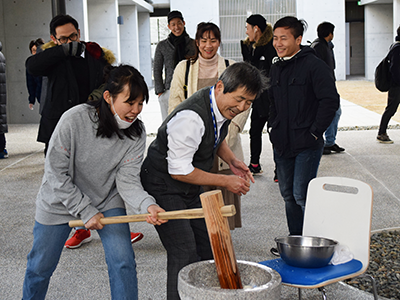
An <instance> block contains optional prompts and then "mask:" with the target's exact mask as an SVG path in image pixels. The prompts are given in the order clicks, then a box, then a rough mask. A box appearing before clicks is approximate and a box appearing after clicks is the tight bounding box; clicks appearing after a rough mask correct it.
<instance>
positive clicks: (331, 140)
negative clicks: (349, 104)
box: [325, 106, 342, 147]
mask: <svg viewBox="0 0 400 300" xmlns="http://www.w3.org/2000/svg"><path fill="white" fill-rule="evenodd" d="M341 115H342V108H341V107H340V106H339V108H338V110H337V111H336V113H335V116H334V117H333V120H332V122H331V125H329V127H328V129H327V130H326V131H325V147H330V146H333V145H335V143H336V134H337V128H338V124H339V119H340V116H341Z"/></svg>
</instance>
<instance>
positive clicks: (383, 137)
mask: <svg viewBox="0 0 400 300" xmlns="http://www.w3.org/2000/svg"><path fill="white" fill-rule="evenodd" d="M376 139H377V140H378V142H379V143H382V144H393V141H392V140H391V139H389V136H388V135H387V134H386V133H382V134H378V136H377V137H376Z"/></svg>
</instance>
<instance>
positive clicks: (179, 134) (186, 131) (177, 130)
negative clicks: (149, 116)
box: [167, 88, 227, 175]
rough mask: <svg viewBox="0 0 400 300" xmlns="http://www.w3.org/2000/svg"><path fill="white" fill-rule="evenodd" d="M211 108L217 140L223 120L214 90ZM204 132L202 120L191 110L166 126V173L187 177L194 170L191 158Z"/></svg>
mask: <svg viewBox="0 0 400 300" xmlns="http://www.w3.org/2000/svg"><path fill="white" fill-rule="evenodd" d="M211 91H212V92H211V98H212V107H213V111H214V114H215V120H216V123H217V135H218V136H217V138H218V139H219V136H220V131H221V127H222V125H223V124H224V122H225V121H226V120H227V119H225V118H224V117H223V116H222V114H221V112H220V111H219V109H218V106H217V102H216V100H215V94H214V88H212V90H211ZM204 132H205V125H204V122H203V120H202V118H201V117H200V116H199V115H198V114H197V113H196V112H194V111H193V110H182V111H180V112H178V113H177V114H176V115H175V116H174V117H173V118H172V119H171V120H169V122H168V124H167V135H168V145H167V146H168V151H167V161H168V173H169V174H171V175H188V174H190V173H191V172H193V170H194V166H193V164H192V162H193V157H194V154H195V153H196V151H197V150H198V148H199V145H200V143H201V139H202V137H203V135H204Z"/></svg>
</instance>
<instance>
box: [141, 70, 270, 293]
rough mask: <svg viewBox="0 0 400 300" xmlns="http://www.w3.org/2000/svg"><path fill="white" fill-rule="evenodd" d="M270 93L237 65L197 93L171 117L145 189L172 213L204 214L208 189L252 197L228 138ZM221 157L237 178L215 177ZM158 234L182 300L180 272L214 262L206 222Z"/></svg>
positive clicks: (176, 225) (173, 223)
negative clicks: (202, 199) (234, 122)
mask: <svg viewBox="0 0 400 300" xmlns="http://www.w3.org/2000/svg"><path fill="white" fill-rule="evenodd" d="M265 87H266V79H265V78H264V77H263V76H262V75H261V73H260V71H259V70H257V69H256V68H255V67H253V66H251V65H250V64H248V63H244V62H240V63H236V64H233V65H231V66H229V67H228V68H226V70H225V71H224V72H223V73H222V74H221V76H220V78H219V80H218V82H217V83H216V84H215V86H213V87H205V88H203V89H201V90H199V91H197V92H196V93H194V94H193V95H192V96H190V97H189V98H188V99H186V100H185V101H183V102H181V103H180V104H179V105H178V106H177V107H176V108H175V109H174V110H173V111H172V112H171V113H170V114H169V116H168V117H167V119H165V121H164V122H163V123H162V124H161V126H160V128H159V129H158V133H157V138H156V139H155V140H154V141H153V142H152V143H151V145H150V146H149V148H148V153H147V157H146V159H145V160H144V162H143V165H142V170H141V179H142V184H143V187H144V189H145V190H146V191H147V192H148V193H149V194H150V195H152V196H153V197H154V198H155V199H156V202H157V204H158V205H160V207H162V208H163V209H165V210H166V211H170V210H179V209H190V208H200V207H201V202H200V197H199V195H200V193H202V192H203V189H202V187H201V186H204V185H206V186H221V187H224V188H226V189H228V190H229V191H231V192H233V193H235V194H238V195H242V194H243V195H244V194H246V193H247V192H248V191H249V189H250V180H251V181H253V182H254V179H253V176H252V175H251V172H250V170H249V169H248V167H247V166H246V164H245V163H243V162H242V161H240V160H239V159H237V158H236V156H235V155H234V154H233V152H232V151H231V150H230V149H229V147H228V144H227V143H226V141H225V137H226V134H227V133H228V126H229V123H230V121H231V120H232V119H233V118H234V117H235V116H236V115H238V114H240V113H242V112H244V111H245V110H247V109H248V108H249V107H250V105H251V104H252V102H253V101H254V99H255V98H256V97H257V96H258V95H259V94H260V93H261V92H262V91H263V90H264V89H265ZM216 155H218V156H219V157H220V158H221V159H223V160H224V161H225V162H226V163H228V164H229V167H230V169H231V170H232V171H233V173H234V174H235V175H223V174H215V173H210V170H211V168H212V166H213V163H214V158H215V156H216ZM167 224H168V225H167ZM156 230H157V232H158V235H159V237H160V239H161V241H162V243H163V245H164V248H165V249H166V250H167V256H168V282H167V299H168V300H171V299H179V295H178V290H177V282H178V272H179V270H180V269H181V268H183V267H184V266H186V265H188V264H190V263H193V262H196V261H198V260H199V258H200V260H207V259H212V257H213V255H212V251H211V246H210V241H209V238H208V234H207V228H206V225H205V222H204V219H196V220H170V221H169V222H168V223H165V224H163V225H161V226H159V228H156Z"/></svg>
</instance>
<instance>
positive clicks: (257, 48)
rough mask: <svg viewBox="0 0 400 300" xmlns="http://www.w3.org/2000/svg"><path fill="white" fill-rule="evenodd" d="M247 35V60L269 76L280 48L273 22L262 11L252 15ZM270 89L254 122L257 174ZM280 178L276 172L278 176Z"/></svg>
mask: <svg viewBox="0 0 400 300" xmlns="http://www.w3.org/2000/svg"><path fill="white" fill-rule="evenodd" d="M246 34H247V36H248V37H247V38H246V39H245V40H244V41H240V45H241V49H242V55H243V60H244V61H246V62H248V63H250V64H252V65H253V66H255V67H256V68H257V69H259V70H260V71H262V72H263V73H264V75H265V76H268V74H269V69H270V68H271V64H272V59H273V58H274V57H275V56H276V51H275V49H274V47H273V46H272V26H271V25H270V24H269V23H267V21H266V20H265V18H264V17H263V16H261V15H258V14H255V15H251V16H250V17H248V18H247V20H246ZM269 106H270V102H269V97H268V91H265V92H263V93H262V94H261V95H260V96H259V97H258V98H257V99H256V100H255V101H254V103H253V105H252V111H251V116H250V119H251V123H250V165H249V169H250V171H251V172H252V173H253V175H260V174H261V173H262V172H263V170H262V168H261V165H260V155H261V149H262V133H263V129H264V126H265V123H267V121H268V115H269ZM275 180H276V176H275Z"/></svg>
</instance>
